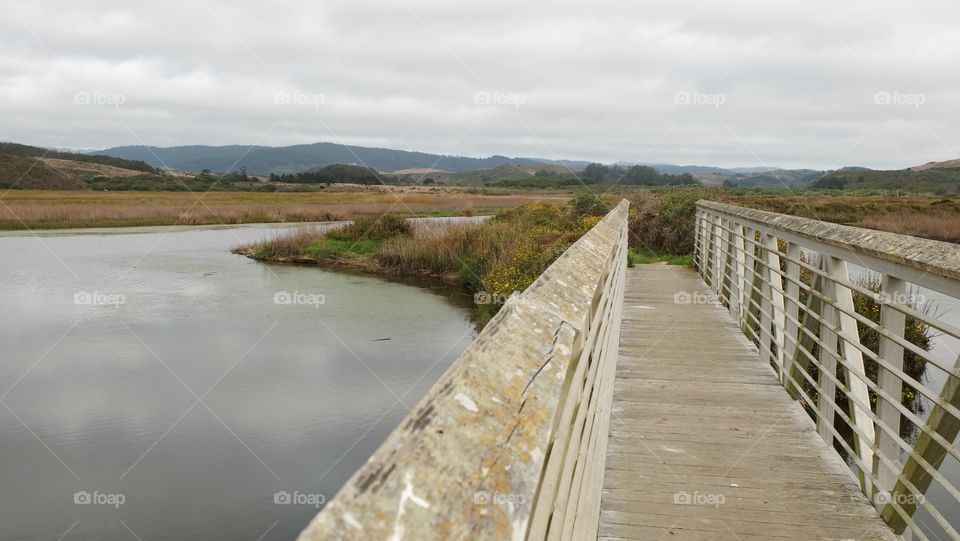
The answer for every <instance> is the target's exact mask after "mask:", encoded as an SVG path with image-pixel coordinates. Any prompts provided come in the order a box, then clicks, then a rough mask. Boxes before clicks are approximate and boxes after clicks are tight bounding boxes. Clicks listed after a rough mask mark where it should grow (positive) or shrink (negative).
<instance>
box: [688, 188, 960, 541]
mask: <svg viewBox="0 0 960 541" xmlns="http://www.w3.org/2000/svg"><path fill="white" fill-rule="evenodd" d="M696 265H697V268H698V269H699V272H700V274H701V275H702V277H703V279H704V280H705V281H706V282H707V284H709V285H710V286H711V288H712V290H713V293H714V295H713V296H714V299H713V300H714V302H718V303H719V304H720V305H722V306H723V307H725V308H727V309H729V311H730V313H731V315H733V317H734V318H736V319H737V320H738V321H739V323H740V326H741V328H742V330H743V332H744V333H745V334H746V335H747V336H748V337H749V338H750V339H751V340H753V342H754V344H756V346H757V349H758V350H759V354H760V356H761V358H762V359H763V360H764V361H768V362H769V363H770V365H771V367H772V368H773V370H775V372H776V373H777V375H778V377H779V378H780V380H781V382H782V383H783V385H784V386H785V387H786V388H787V389H788V390H789V391H790V393H791V395H793V396H794V398H796V399H798V400H800V402H801V405H803V406H804V407H805V409H806V410H807V411H808V413H810V414H811V416H812V417H813V418H814V420H815V421H816V423H817V428H818V430H819V433H820V435H821V436H822V437H823V439H824V440H825V441H827V442H828V443H829V444H831V446H833V447H834V448H835V449H837V450H838V451H839V452H840V453H841V454H842V455H844V458H845V459H846V460H847V463H848V464H849V465H850V466H851V469H852V470H853V472H854V473H855V474H856V475H857V476H858V478H859V480H860V484H861V487H862V489H863V491H864V493H865V494H866V495H867V496H868V497H870V498H871V499H872V501H873V502H874V505H875V506H876V507H877V509H878V510H879V511H880V513H881V516H882V517H883V519H884V520H885V521H886V522H887V523H888V524H889V525H890V526H891V528H892V529H893V530H894V532H896V533H898V534H905V537H909V536H910V535H911V534H912V535H913V536H915V537H916V538H919V539H928V538H933V539H945V538H948V537H949V538H952V539H957V538H958V537H960V535H958V533H957V529H958V528H960V492H958V490H957V484H958V481H960V468H958V465H960V462H958V460H960V451H958V448H957V445H956V443H955V441H954V440H955V439H956V436H957V433H958V431H960V366H958V365H960V359H958V358H957V353H958V351H960V348H958V344H960V342H958V341H960V329H958V328H957V327H955V326H954V325H952V324H950V323H949V322H948V321H946V320H945V319H944V317H942V314H941V313H940V311H937V310H931V309H930V308H929V304H927V308H926V309H925V308H924V305H925V302H924V301H923V297H924V296H930V297H934V296H939V297H940V299H941V300H942V301H943V300H945V301H947V302H948V304H949V303H953V304H955V305H956V301H957V299H958V298H960V247H958V246H956V245H953V244H949V243H944V242H937V241H929V240H924V239H919V238H914V237H908V236H904V235H895V234H891V233H883V232H878V231H872V230H866V229H860V228H855V227H847V226H841V225H835V224H830V223H826V222H821V221H816V220H809V219H804V218H798V217H793V216H786V215H782V214H775V213H771V212H763V211H757V210H752V209H745V208H741V207H736V206H733V205H726V204H721V203H715V202H707V201H700V202H698V204H697V218H696ZM851 267H852V269H851ZM851 271H853V272H851ZM869 277H873V282H872V284H870V283H868V282H869ZM864 278H868V280H865V279H864ZM928 302H929V301H927V303H928ZM931 333H936V334H938V335H939V336H938V337H937V338H936V342H937V344H938V349H939V350H940V351H941V352H942V351H946V352H947V353H946V357H945V356H944V354H942V353H941V354H938V355H935V354H934V353H933V352H931V351H927V349H925V348H924V347H921V346H922V345H923V344H922V343H921V342H923V341H924V339H923V338H922V337H921V335H923V334H926V335H927V336H928V337H929V335H930V334H931ZM918 344H919V345H918ZM905 359H907V360H908V361H910V362H909V363H908V364H906V365H905ZM918 365H920V366H923V365H925V375H923V376H921V375H920V374H919V373H918V370H917V366H918ZM918 406H920V407H918ZM945 461H946V462H949V463H950V464H951V466H950V467H949V468H944V467H943V465H944V463H945ZM948 471H949V472H950V473H949V476H950V478H948V476H947V475H945V473H948ZM931 485H933V486H934V489H931Z"/></svg>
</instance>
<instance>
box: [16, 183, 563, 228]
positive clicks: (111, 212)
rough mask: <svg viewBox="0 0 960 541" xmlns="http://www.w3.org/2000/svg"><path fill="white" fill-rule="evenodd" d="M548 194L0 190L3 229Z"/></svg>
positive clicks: (486, 209) (411, 207)
mask: <svg viewBox="0 0 960 541" xmlns="http://www.w3.org/2000/svg"><path fill="white" fill-rule="evenodd" d="M566 199H567V197H566V196H563V195H550V194H508V195H485V194H471V193H466V192H465V191H456V190H445V191H437V192H430V191H425V190H422V189H421V190H414V191H400V190H398V191H385V192H381V191H366V192H364V191H358V192H309V193H279V192H277V193H257V192H210V193H207V194H203V193H191V192H94V191H80V190H75V191H65V190H9V191H6V192H0V229H2V230H11V229H52V228H70V227H119V226H135V225H174V224H178V225H207V224H238V223H256V222H304V221H326V220H337V219H345V218H350V217H352V216H355V215H363V214H383V213H386V212H394V213H400V214H408V215H450V214H486V213H492V212H495V211H496V210H498V209H503V208H512V207H516V206H519V205H522V204H524V203H531V202H535V201H565V200H566Z"/></svg>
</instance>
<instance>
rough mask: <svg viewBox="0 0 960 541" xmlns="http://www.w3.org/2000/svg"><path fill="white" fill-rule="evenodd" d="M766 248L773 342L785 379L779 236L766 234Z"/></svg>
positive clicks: (781, 377) (778, 363)
mask: <svg viewBox="0 0 960 541" xmlns="http://www.w3.org/2000/svg"><path fill="white" fill-rule="evenodd" d="M763 238H764V241H763V243H764V248H765V249H766V250H765V251H766V255H767V283H768V284H769V288H768V291H769V292H770V305H771V307H772V308H773V310H772V313H771V314H770V315H771V317H772V318H773V343H774V344H775V345H776V346H777V356H776V363H777V371H778V373H779V376H780V380H781V381H783V378H784V372H783V365H784V360H783V359H784V351H783V348H784V339H783V331H784V321H785V320H786V317H785V316H784V306H783V304H784V303H783V276H781V275H780V273H779V272H778V271H780V270H781V269H780V247H779V245H778V244H777V237H774V236H773V235H764V236H763Z"/></svg>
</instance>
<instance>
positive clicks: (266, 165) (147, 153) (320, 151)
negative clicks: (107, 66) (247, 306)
mask: <svg viewBox="0 0 960 541" xmlns="http://www.w3.org/2000/svg"><path fill="white" fill-rule="evenodd" d="M93 154H97V155H104V156H116V157H119V158H125V159H129V160H143V161H144V162H146V163H148V164H150V165H152V166H154V167H167V168H170V169H175V170H178V171H202V170H204V169H209V170H211V171H214V172H232V171H237V170H239V169H241V168H246V170H247V171H248V172H249V173H252V174H258V175H266V174H270V173H278V174H282V173H298V172H302V171H307V170H311V169H317V168H319V167H324V166H327V165H333V164H353V165H363V166H366V167H372V168H374V169H377V170H378V171H386V172H390V171H398V170H404V169H416V168H434V169H443V170H446V171H468V170H474V169H491V168H494V167H498V166H501V165H530V166H535V165H536V164H562V165H567V166H568V167H571V168H572V169H577V170H579V169H583V168H584V167H585V166H586V165H587V163H588V162H579V161H571V160H546V159H540V158H509V157H506V156H490V157H488V158H472V157H467V156H447V155H440V154H430V153H426V152H411V151H407V150H393V149H388V148H371V147H361V146H346V145H340V144H336V143H312V144H308V145H293V146H286V147H268V146H252V147H251V146H246V145H228V146H206V145H192V146H176V147H152V146H151V147H148V146H142V145H137V146H123V147H113V148H108V149H104V150H98V151H96V152H94V153H93Z"/></svg>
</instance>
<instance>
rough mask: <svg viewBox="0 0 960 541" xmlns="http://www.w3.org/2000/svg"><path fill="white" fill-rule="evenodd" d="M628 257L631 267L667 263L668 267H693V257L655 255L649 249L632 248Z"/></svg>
mask: <svg viewBox="0 0 960 541" xmlns="http://www.w3.org/2000/svg"><path fill="white" fill-rule="evenodd" d="M627 257H629V259H630V265H631V266H632V265H649V264H651V263H666V264H667V265H687V266H693V255H690V254H687V255H670V254H658V253H654V252H653V251H652V250H650V249H649V248H643V247H641V248H630V252H629V253H628V255H627Z"/></svg>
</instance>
